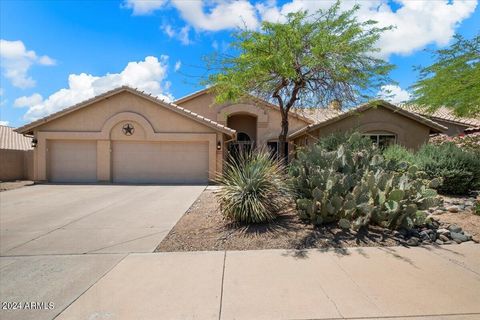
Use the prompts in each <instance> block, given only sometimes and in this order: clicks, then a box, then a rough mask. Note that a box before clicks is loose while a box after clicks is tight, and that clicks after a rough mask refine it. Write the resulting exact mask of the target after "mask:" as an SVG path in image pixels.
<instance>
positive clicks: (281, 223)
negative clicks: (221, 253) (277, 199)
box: [156, 189, 400, 251]
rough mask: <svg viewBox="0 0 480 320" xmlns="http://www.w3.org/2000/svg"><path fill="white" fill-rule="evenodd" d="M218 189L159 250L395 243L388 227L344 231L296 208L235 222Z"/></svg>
mask: <svg viewBox="0 0 480 320" xmlns="http://www.w3.org/2000/svg"><path fill="white" fill-rule="evenodd" d="M214 192H215V191H213V190H209V189H207V190H205V191H204V192H203V193H202V195H201V196H200V197H199V198H198V199H197V201H196V202H195V203H194V204H193V205H192V206H191V207H190V209H189V210H188V211H187V212H186V213H185V215H184V216H183V217H182V218H181V219H180V220H179V222H178V223H177V224H176V225H175V227H174V228H173V229H172V230H171V231H170V233H169V234H168V235H167V237H166V238H165V239H164V240H163V241H162V242H161V243H160V244H159V246H158V247H157V249H156V251H206V250H257V249H297V250H302V249H308V248H337V249H338V248H344V247H357V246H362V247H371V246H395V245H397V244H399V240H400V239H398V238H396V237H395V236H394V235H393V233H392V232H391V231H389V230H386V229H383V228H380V227H374V226H373V227H370V228H369V229H368V230H362V231H359V232H358V233H357V232H354V231H345V230H342V229H340V228H339V227H338V226H337V225H336V224H331V225H325V226H322V227H315V226H313V225H311V224H307V223H304V222H302V221H301V220H300V219H299V218H298V216H297V214H296V212H295V211H294V210H290V211H288V212H285V213H284V214H282V215H281V216H280V217H279V218H278V219H277V220H276V221H274V222H271V223H266V224H260V225H241V224H233V223H230V222H228V221H225V220H224V219H223V216H222V214H221V212H220V209H219V205H218V202H217V200H216V198H215V194H214Z"/></svg>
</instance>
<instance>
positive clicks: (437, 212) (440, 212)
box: [432, 209, 445, 215]
mask: <svg viewBox="0 0 480 320" xmlns="http://www.w3.org/2000/svg"><path fill="white" fill-rule="evenodd" d="M444 213H445V211H443V210H438V209H437V210H434V211H433V212H432V214H433V215H439V214H444Z"/></svg>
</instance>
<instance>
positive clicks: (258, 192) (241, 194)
mask: <svg viewBox="0 0 480 320" xmlns="http://www.w3.org/2000/svg"><path fill="white" fill-rule="evenodd" d="M216 182H217V183H218V184H219V185H220V186H221V188H220V190H219V192H218V193H217V198H218V200H219V203H220V208H221V210H222V212H223V215H224V217H225V218H227V219H230V220H233V221H236V222H245V223H262V222H267V221H272V220H274V219H275V218H276V217H277V216H278V214H279V213H280V212H281V211H283V210H285V208H286V207H287V206H288V205H289V204H290V202H291V199H292V195H291V188H290V186H289V183H288V179H287V176H286V174H285V168H284V167H283V165H282V164H281V163H280V162H279V161H277V160H276V159H274V158H273V157H272V155H271V154H270V153H269V152H268V151H267V150H265V149H256V150H253V151H251V152H243V153H239V154H237V155H235V157H233V156H230V157H229V158H228V159H227V162H226V165H225V168H224V172H223V174H222V175H219V176H218V177H217V179H216Z"/></svg>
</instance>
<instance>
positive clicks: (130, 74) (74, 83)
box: [17, 56, 173, 121]
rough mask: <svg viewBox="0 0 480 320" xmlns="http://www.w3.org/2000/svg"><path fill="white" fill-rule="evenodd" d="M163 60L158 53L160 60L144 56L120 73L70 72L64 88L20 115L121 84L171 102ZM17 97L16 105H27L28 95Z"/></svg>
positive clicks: (32, 115)
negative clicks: (143, 58) (66, 85)
mask: <svg viewBox="0 0 480 320" xmlns="http://www.w3.org/2000/svg"><path fill="white" fill-rule="evenodd" d="M167 62H168V57H167V56H161V57H160V59H158V58H157V57H153V56H148V57H146V58H145V60H143V61H138V62H135V61H134V62H129V63H128V64H127V66H126V67H125V69H123V70H122V71H121V72H120V73H107V74H106V75H103V76H94V75H91V74H86V73H81V74H70V75H69V77H68V88H63V89H60V90H58V91H57V92H55V93H53V94H52V95H50V96H49V97H48V98H46V99H45V100H42V101H37V102H38V103H36V104H33V105H30V106H29V109H28V111H27V112H26V113H25V115H24V118H25V119H26V120H29V121H33V120H35V119H38V118H41V117H44V116H46V115H48V114H51V113H53V112H56V111H58V110H61V109H63V108H65V107H68V106H71V105H74V104H76V103H79V102H81V101H84V100H87V99H90V98H92V97H94V96H97V95H99V94H101V93H104V92H106V91H108V90H111V89H114V88H116V87H119V86H122V85H128V86H131V87H134V88H138V89H139V90H144V91H146V92H149V93H151V94H152V95H154V96H157V97H159V98H161V99H165V100H167V101H171V100H173V96H172V95H171V94H170V93H168V91H167V90H168V88H169V86H170V84H169V82H167V81H165V78H166V76H167ZM18 100H19V101H20V102H19V104H22V103H21V102H23V104H24V105H27V104H26V103H27V102H31V101H32V96H30V97H20V98H18V99H17V101H18Z"/></svg>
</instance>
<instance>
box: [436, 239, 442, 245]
mask: <svg viewBox="0 0 480 320" xmlns="http://www.w3.org/2000/svg"><path fill="white" fill-rule="evenodd" d="M435 243H436V244H438V245H439V246H441V245H443V241H442V240H440V239H437V240H435Z"/></svg>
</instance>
